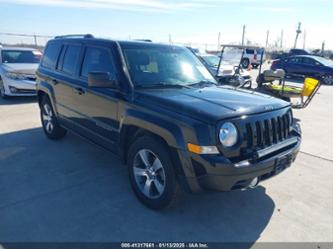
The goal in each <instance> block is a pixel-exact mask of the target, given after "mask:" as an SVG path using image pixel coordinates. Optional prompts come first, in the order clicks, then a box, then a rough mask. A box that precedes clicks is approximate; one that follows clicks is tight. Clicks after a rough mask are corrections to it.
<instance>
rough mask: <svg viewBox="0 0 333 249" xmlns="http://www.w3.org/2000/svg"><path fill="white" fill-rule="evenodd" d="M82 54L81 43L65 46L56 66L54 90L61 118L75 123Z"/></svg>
mask: <svg viewBox="0 0 333 249" xmlns="http://www.w3.org/2000/svg"><path fill="white" fill-rule="evenodd" d="M81 52H82V45H81V44H80V43H67V44H63V46H62V50H61V54H60V58H59V62H58V64H57V66H56V72H57V76H56V77H55V78H54V80H53V85H54V86H53V88H54V92H55V97H56V104H57V109H58V112H59V114H60V115H61V116H60V118H65V119H66V121H71V122H75V112H74V110H73V105H74V102H73V88H74V86H75V85H76V81H77V74H78V69H79V60H80V56H81Z"/></svg>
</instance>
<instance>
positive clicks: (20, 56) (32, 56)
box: [1, 50, 42, 63]
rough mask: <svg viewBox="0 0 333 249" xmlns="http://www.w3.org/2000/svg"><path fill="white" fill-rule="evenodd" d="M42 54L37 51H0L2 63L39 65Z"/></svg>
mask: <svg viewBox="0 0 333 249" xmlns="http://www.w3.org/2000/svg"><path fill="white" fill-rule="evenodd" d="M41 56H42V53H41V52H40V51H38V50H31V51H29V50H2V51H1V58H2V63H39V61H40V58H41Z"/></svg>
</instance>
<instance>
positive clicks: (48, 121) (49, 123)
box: [40, 96, 67, 140]
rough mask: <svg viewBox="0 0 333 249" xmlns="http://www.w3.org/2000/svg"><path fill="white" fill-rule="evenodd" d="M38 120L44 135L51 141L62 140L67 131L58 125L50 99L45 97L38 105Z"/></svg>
mask: <svg viewBox="0 0 333 249" xmlns="http://www.w3.org/2000/svg"><path fill="white" fill-rule="evenodd" d="M40 118H41V121H42V126H43V130H44V133H45V135H46V136H47V137H48V138H49V139H52V140H57V139H60V138H63V137H64V136H65V135H66V133H67V131H66V130H65V129H64V128H62V127H61V126H60V125H59V122H58V120H57V117H56V116H55V113H54V111H53V108H52V105H51V102H50V99H49V98H48V97H47V96H45V97H43V100H42V102H41V105H40Z"/></svg>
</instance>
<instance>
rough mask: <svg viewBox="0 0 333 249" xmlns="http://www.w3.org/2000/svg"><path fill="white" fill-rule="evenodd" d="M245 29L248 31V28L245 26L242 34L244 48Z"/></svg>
mask: <svg viewBox="0 0 333 249" xmlns="http://www.w3.org/2000/svg"><path fill="white" fill-rule="evenodd" d="M245 29H246V26H245V25H243V34H242V46H244V39H245Z"/></svg>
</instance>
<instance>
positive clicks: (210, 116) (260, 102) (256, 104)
mask: <svg viewBox="0 0 333 249" xmlns="http://www.w3.org/2000/svg"><path fill="white" fill-rule="evenodd" d="M137 94H138V95H137V100H138V101H140V102H142V103H144V104H147V105H148V106H160V107H162V108H163V109H168V110H170V111H173V112H176V113H179V114H182V115H185V116H189V117H192V118H194V119H199V120H202V121H203V122H208V123H215V122H217V121H219V120H222V119H225V118H231V117H237V116H242V115H250V114H256V113H263V112H268V111H273V110H277V109H281V108H284V107H287V106H289V105H290V104H289V103H288V102H285V101H283V100H280V99H277V98H274V97H271V96H268V95H264V94H260V93H257V92H254V91H248V90H243V89H235V88H231V87H221V86H212V87H205V88H193V89H170V88H169V89H144V90H139V91H137Z"/></svg>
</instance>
